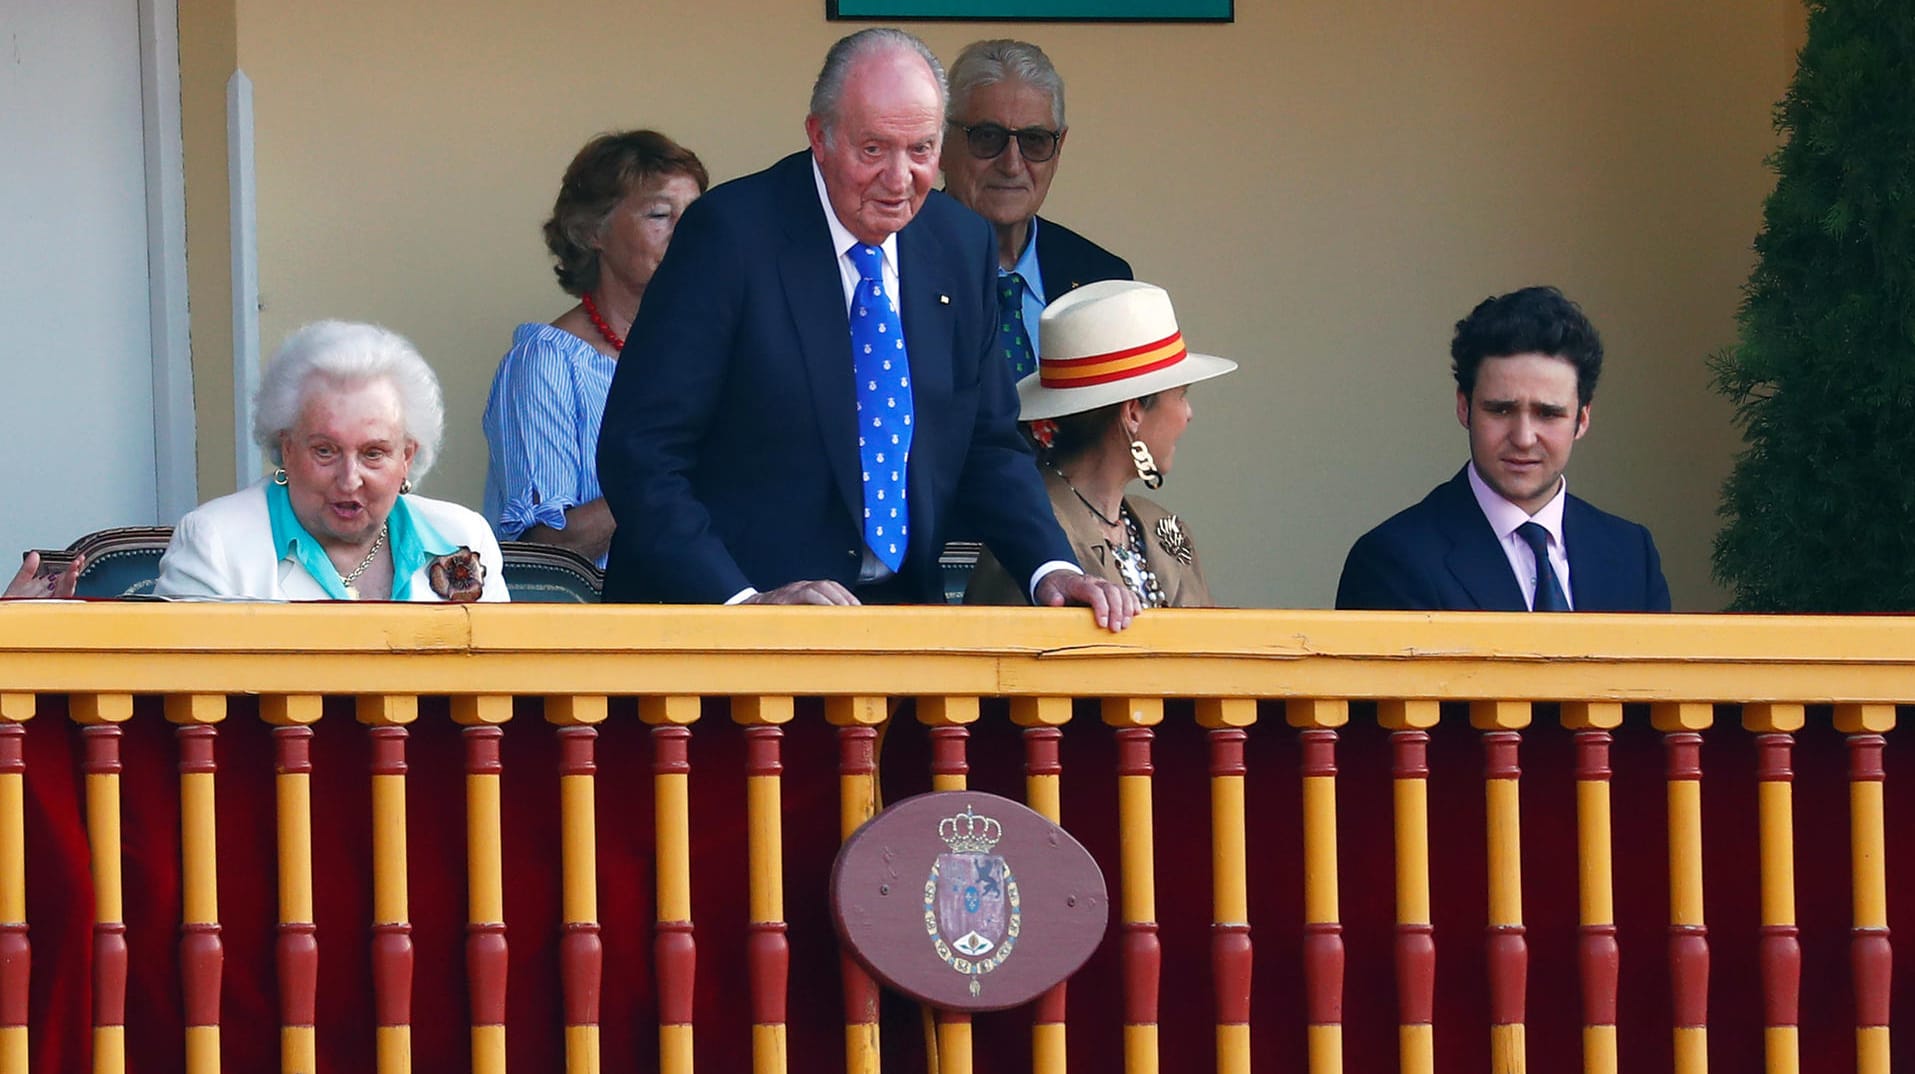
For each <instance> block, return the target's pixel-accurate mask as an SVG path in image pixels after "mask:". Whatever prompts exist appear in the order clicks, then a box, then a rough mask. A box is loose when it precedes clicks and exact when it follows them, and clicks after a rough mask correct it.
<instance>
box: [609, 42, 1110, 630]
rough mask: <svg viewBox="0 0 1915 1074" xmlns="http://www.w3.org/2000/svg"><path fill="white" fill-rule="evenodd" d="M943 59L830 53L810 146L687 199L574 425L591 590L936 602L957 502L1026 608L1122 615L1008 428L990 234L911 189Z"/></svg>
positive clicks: (934, 139)
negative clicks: (1021, 581) (586, 415)
mask: <svg viewBox="0 0 1915 1074" xmlns="http://www.w3.org/2000/svg"><path fill="white" fill-rule="evenodd" d="M944 106H945V93H944V73H943V70H942V68H941V67H940V66H939V64H938V61H937V57H936V56H935V55H933V54H932V53H931V51H930V49H929V48H927V47H926V46H925V45H924V43H923V42H922V41H919V40H918V39H917V38H916V37H913V36H911V35H910V34H907V33H904V32H903V31H901V30H893V29H871V30H864V31H860V32H859V33H856V34H852V35H851V36H849V37H846V38H844V39H843V40H841V41H839V42H838V43H837V44H835V45H834V46H832V48H831V51H830V53H829V54H828V55H827V56H826V58H825V63H824V68H823V70H822V71H821V72H820V74H819V76H818V80H817V83H816V85H815V86H814V87H813V91H812V99H811V109H810V114H809V115H808V116H807V117H806V119H805V132H806V134H807V136H808V137H809V140H810V149H809V151H806V152H799V153H795V154H793V155H791V156H789V157H787V158H785V159H784V160H781V161H779V162H778V163H776V164H774V165H772V166H771V167H770V168H768V169H766V170H765V171H762V172H759V173H757V174H755V175H749V176H746V177H744V178H742V179H739V180H736V181H734V182H730V183H726V184H724V185H722V186H720V187H718V188H717V189H715V190H713V191H711V192H710V193H709V194H707V195H706V196H705V197H703V198H700V199H699V200H698V201H696V202H694V203H692V206H691V208H690V210H689V211H687V212H686V214H685V216H684V217H683V219H682V220H681V222H680V223H679V225H678V229H677V232H676V234H675V235H674V237H673V240H672V245H671V249H670V250H669V251H668V252H667V253H666V256H665V259H664V261H663V263H662V264H660V265H659V268H658V272H657V274H656V275H655V276H654V277H653V279H652V283H651V285H650V287H649V288H648V289H647V291H646V295H645V304H644V306H642V307H641V308H640V311H639V315H638V318H637V320H636V321H635V322H634V323H633V325H632V332H631V338H630V339H629V340H627V342H626V345H625V350H624V353H623V355H622V356H621V358H620V361H619V363H618V372H617V373H616V374H615V375H614V376H613V378H612V387H611V392H610V395H609V397H608V401H607V404H606V411H605V422H604V425H603V428H602V430H601V433H600V436H599V447H598V465H599V475H600V479H601V484H602V485H603V486H604V489H605V498H606V501H607V503H609V504H610V506H611V509H612V514H613V516H614V517H615V518H617V519H618V522H619V526H618V532H617V535H616V536H615V537H614V538H613V542H612V548H611V555H610V559H609V562H608V564H607V569H606V581H605V595H606V599H608V600H625V601H666V602H673V603H701V602H709V603H739V602H752V603H778V604H839V605H843V604H858V603H868V602H891V603H905V602H939V601H941V600H942V593H943V589H942V582H941V578H940V575H939V571H938V564H937V559H938V552H939V547H940V543H941V541H942V536H943V534H944V533H945V531H946V530H947V528H948V526H949V524H950V519H951V518H952V517H953V516H954V515H956V514H959V513H962V515H963V517H965V518H966V519H967V520H969V522H970V523H971V525H972V526H973V528H974V529H975V530H976V531H977V532H978V533H979V534H980V535H981V536H982V537H983V539H984V540H985V542H986V543H987V544H989V545H990V546H991V548H992V551H993V552H995V553H996V554H997V555H998V557H999V558H1000V559H1001V560H1002V561H1004V562H1005V563H1006V564H1007V565H1010V566H1011V567H1012V569H1013V570H1015V571H1017V572H1019V576H1020V577H1023V578H1025V579H1028V585H1029V587H1030V591H1031V593H1032V596H1033V600H1034V603H1037V604H1049V605H1061V604H1067V603H1068V604H1080V605H1086V606H1088V607H1090V608H1091V609H1092V611H1093V613H1094V615H1095V617H1096V619H1097V622H1098V623H1099V624H1100V625H1102V626H1107V627H1109V628H1110V629H1113V630H1118V629H1122V628H1123V627H1124V626H1125V625H1126V624H1128V623H1129V621H1130V619H1131V617H1132V616H1133V615H1135V614H1136V612H1137V600H1136V598H1135V596H1134V595H1132V594H1131V593H1130V592H1129V591H1127V590H1125V589H1124V588H1123V587H1121V586H1115V585H1111V584H1109V583H1105V582H1101V581H1098V580H1095V579H1091V578H1087V577H1086V576H1085V575H1084V574H1083V572H1082V571H1081V570H1079V569H1078V567H1077V565H1076V563H1075V561H1074V560H1073V559H1072V557H1071V551H1070V544H1069V542H1068V541H1067V540H1066V539H1065V538H1064V535H1063V533H1062V532H1061V531H1060V530H1059V529H1058V526H1057V522H1056V520H1055V519H1054V518H1053V517H1052V515H1051V509H1050V502H1049V500H1048V498H1047V497H1046V495H1045V492H1044V487H1043V483H1042V481H1041V480H1040V478H1039V476H1038V471H1037V468H1036V466H1035V465H1034V464H1033V463H1032V460H1031V456H1030V454H1029V452H1028V451H1027V449H1026V448H1025V446H1024V443H1023V441H1022V439H1021V437H1020V436H1019V435H1018V433H1017V429H1016V424H1015V423H1016V408H1017V400H1016V395H1015V393H1014V392H1013V389H1012V382H1011V377H1010V371H1009V369H1008V368H1006V367H1005V365H1004V364H1003V362H1002V361H1001V360H997V361H993V360H991V359H993V358H994V357H995V356H996V355H995V350H994V344H995V339H996V323H995V322H996V299H995V295H994V293H993V288H994V283H995V279H994V278H995V269H994V267H993V263H994V259H993V258H992V256H991V249H992V241H991V235H990V229H989V228H988V227H987V226H986V225H985V224H984V222H983V221H982V220H980V219H979V218H978V217H977V216H976V215H975V214H973V213H971V212H970V211H969V210H967V209H965V208H963V207H962V206H960V205H958V204H956V203H955V202H953V201H951V200H950V199H948V198H945V197H943V196H942V195H939V194H936V193H933V192H932V191H931V183H932V179H933V178H934V176H935V174H936V171H937V160H938V149H939V147H940V145H941V141H942V136H943V131H944Z"/></svg>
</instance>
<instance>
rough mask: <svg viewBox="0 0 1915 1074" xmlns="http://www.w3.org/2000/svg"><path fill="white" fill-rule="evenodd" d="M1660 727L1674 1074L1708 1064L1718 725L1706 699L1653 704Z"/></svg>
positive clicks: (1693, 1073)
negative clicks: (1707, 873)
mask: <svg viewBox="0 0 1915 1074" xmlns="http://www.w3.org/2000/svg"><path fill="white" fill-rule="evenodd" d="M1649 719H1650V723H1652V724H1653V725H1654V726H1655V728H1656V730H1658V731H1661V732H1663V743H1664V746H1665V747H1666V751H1667V754H1668V776H1669V981H1670V986H1671V989H1672V990H1673V992H1674V996H1673V999H1674V1006H1675V1070H1676V1074H1704V1072H1705V1071H1707V1070H1708V1069H1709V929H1708V926H1707V924H1705V923H1704V921H1703V914H1702V735H1701V734H1699V733H1698V732H1701V731H1702V730H1704V729H1706V728H1708V727H1709V726H1710V724H1712V723H1714V722H1715V711H1714V706H1712V705H1710V704H1708V703H1706V702H1691V701H1668V702H1657V703H1656V704H1655V705H1653V706H1651V707H1650V713H1649Z"/></svg>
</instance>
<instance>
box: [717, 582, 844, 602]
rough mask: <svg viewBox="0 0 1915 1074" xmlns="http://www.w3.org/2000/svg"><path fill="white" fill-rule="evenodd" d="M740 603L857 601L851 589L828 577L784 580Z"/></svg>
mask: <svg viewBox="0 0 1915 1074" xmlns="http://www.w3.org/2000/svg"><path fill="white" fill-rule="evenodd" d="M738 603H740V604H841V605H852V604H857V603H859V601H858V598H857V597H854V596H852V595H851V591H850V590H849V589H846V588H845V587H844V586H842V585H840V584H839V583H837V582H834V581H832V580H830V579H829V578H827V579H824V580H823V581H817V582H786V583H785V584H784V585H781V586H779V587H778V588H776V589H773V590H771V591H769V592H765V593H753V594H752V595H751V596H749V597H746V598H745V599H744V600H741V601H739V602H738Z"/></svg>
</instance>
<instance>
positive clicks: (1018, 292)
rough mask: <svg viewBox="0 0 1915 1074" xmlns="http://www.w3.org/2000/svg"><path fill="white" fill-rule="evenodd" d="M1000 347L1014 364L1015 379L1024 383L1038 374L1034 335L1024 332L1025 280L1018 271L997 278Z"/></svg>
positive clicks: (1012, 369)
mask: <svg viewBox="0 0 1915 1074" xmlns="http://www.w3.org/2000/svg"><path fill="white" fill-rule="evenodd" d="M997 345H998V348H999V349H1001V350H1002V351H1003V352H1004V360H1005V361H1007V362H1009V363H1010V364H1011V376H1012V377H1013V378H1014V379H1018V380H1022V379H1023V378H1025V377H1027V376H1029V375H1031V374H1032V373H1035V372H1037V359H1036V357H1035V356H1034V355H1032V354H1031V334H1030V333H1029V332H1027V331H1025V329H1024V277H1022V276H1019V275H1018V274H1017V273H1015V272H1006V273H1002V274H1000V275H999V276H998V278H997Z"/></svg>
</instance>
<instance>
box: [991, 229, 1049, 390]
mask: <svg viewBox="0 0 1915 1074" xmlns="http://www.w3.org/2000/svg"><path fill="white" fill-rule="evenodd" d="M1008 272H1015V273H1017V274H1018V275H1019V276H1022V277H1024V334H1025V335H1027V336H1029V337H1031V356H1032V357H1033V358H1035V357H1036V356H1037V355H1040V354H1043V353H1044V352H1043V351H1041V350H1039V349H1038V345H1037V328H1038V322H1039V321H1040V320H1042V319H1043V316H1044V307H1045V305H1046V302H1045V300H1044V270H1043V269H1040V268H1038V267H1037V217H1035V216H1033V217H1031V230H1030V231H1029V232H1028V233H1027V234H1026V235H1025V236H1024V252H1023V253H1021V254H1019V255H1017V264H1015V265H1012V266H1011V267H1010V268H1008V269H1004V268H1000V269H998V270H997V274H998V275H999V276H1003V275H1005V274H1006V273H1008Z"/></svg>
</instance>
